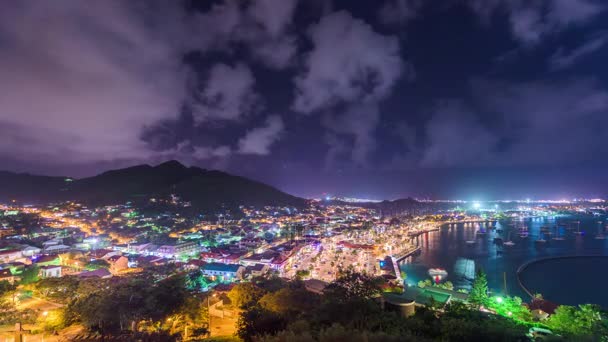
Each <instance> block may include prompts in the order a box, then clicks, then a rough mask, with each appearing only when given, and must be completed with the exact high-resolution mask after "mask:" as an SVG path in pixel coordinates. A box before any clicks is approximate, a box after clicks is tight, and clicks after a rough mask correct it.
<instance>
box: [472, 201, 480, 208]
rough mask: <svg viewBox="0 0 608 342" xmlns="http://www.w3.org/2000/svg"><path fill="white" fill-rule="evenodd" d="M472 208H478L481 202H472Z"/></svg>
mask: <svg viewBox="0 0 608 342" xmlns="http://www.w3.org/2000/svg"><path fill="white" fill-rule="evenodd" d="M473 208H474V209H479V208H481V203H479V202H473Z"/></svg>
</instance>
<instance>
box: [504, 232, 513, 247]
mask: <svg viewBox="0 0 608 342" xmlns="http://www.w3.org/2000/svg"><path fill="white" fill-rule="evenodd" d="M503 245H505V246H507V247H512V246H515V242H513V241H511V232H509V239H508V240H507V241H505V242H504V243H503Z"/></svg>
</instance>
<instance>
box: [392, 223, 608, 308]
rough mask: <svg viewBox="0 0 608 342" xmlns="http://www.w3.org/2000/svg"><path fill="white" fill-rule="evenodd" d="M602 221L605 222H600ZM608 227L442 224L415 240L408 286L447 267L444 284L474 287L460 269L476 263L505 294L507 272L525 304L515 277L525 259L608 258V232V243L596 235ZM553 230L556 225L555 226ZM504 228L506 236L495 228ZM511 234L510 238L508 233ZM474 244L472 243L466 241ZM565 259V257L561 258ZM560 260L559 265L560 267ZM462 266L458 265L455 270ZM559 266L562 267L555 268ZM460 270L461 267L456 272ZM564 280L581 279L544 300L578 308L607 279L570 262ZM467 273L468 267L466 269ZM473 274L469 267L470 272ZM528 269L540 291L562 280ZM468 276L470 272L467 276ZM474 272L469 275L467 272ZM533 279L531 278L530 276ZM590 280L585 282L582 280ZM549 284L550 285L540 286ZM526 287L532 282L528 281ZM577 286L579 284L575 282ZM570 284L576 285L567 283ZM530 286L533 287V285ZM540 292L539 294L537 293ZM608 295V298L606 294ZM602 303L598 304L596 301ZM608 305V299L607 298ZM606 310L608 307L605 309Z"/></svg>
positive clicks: (492, 286)
mask: <svg viewBox="0 0 608 342" xmlns="http://www.w3.org/2000/svg"><path fill="white" fill-rule="evenodd" d="M575 221H580V231H582V232H584V235H577V234H575V232H576V231H577V224H576V223H574V222H575ZM598 221H601V223H599V222H598ZM606 224H608V222H607V220H606V218H605V217H599V218H598V217H559V218H549V217H546V218H533V219H526V220H523V221H503V222H497V223H495V224H493V225H491V224H481V225H480V224H458V225H451V226H444V227H442V228H441V229H440V231H437V232H432V233H428V234H424V235H420V236H419V237H417V238H416V239H417V243H418V244H419V246H420V247H421V248H422V252H421V254H420V255H418V256H415V257H410V258H408V259H407V260H405V262H404V263H403V264H402V265H401V269H402V271H404V272H405V273H406V274H407V282H408V283H410V284H415V283H417V282H418V281H419V280H424V279H429V278H430V277H429V275H428V269H429V268H435V267H439V268H443V269H445V270H446V271H447V272H448V276H447V278H446V280H450V281H452V282H453V283H454V285H455V286H456V288H470V285H471V280H470V279H466V277H464V276H463V268H462V267H460V266H461V265H469V266H470V265H472V262H473V263H474V266H475V268H479V267H481V268H483V269H484V271H485V272H486V273H487V275H488V285H489V287H490V289H492V290H493V291H494V292H504V290H503V288H504V281H503V274H506V285H507V293H508V294H509V295H516V296H520V297H522V299H524V300H527V299H528V298H527V295H526V294H525V292H524V291H523V290H522V289H521V288H520V287H519V285H518V283H517V278H516V271H517V269H518V268H519V267H520V266H521V265H522V264H524V263H525V262H527V261H530V260H534V259H538V258H545V257H552V256H571V255H608V232H607V233H606V236H607V239H606V240H597V239H595V236H596V235H597V234H598V233H599V232H604V226H605V225H606ZM522 226H525V227H527V228H528V232H529V237H528V238H521V237H520V236H519V228H520V227H522ZM543 227H548V228H549V230H550V232H551V233H552V234H551V235H544V233H542V231H541V228H543ZM554 227H557V229H556V228H554ZM499 229H502V230H503V231H502V233H498V232H497V230H499ZM479 230H486V231H487V233H486V234H485V235H478V234H476V232H477V231H479ZM509 232H511V233H510V235H509ZM558 235H559V236H561V237H564V238H565V240H563V241H557V240H553V239H552V238H553V237H555V236H558ZM540 236H543V237H544V238H545V239H546V240H547V242H546V243H545V244H543V245H540V244H537V243H536V242H535V241H536V240H537V239H539V237H540ZM495 237H501V238H503V240H504V241H507V240H508V239H509V237H510V238H511V240H512V241H513V242H515V243H516V245H515V246H512V247H507V246H504V245H503V246H500V245H497V244H495V243H494V242H493V240H494V238H495ZM470 240H475V241H476V243H475V244H473V245H470V244H467V243H466V241H470ZM562 260H567V259H562ZM557 264H559V262H556V265H557ZM456 265H459V267H456ZM557 267H558V268H560V266H557ZM457 268H458V269H457ZM561 268H562V273H563V274H562V275H561V277H571V278H578V279H580V282H579V283H578V286H577V288H571V287H569V288H568V289H567V290H565V291H563V292H564V293H567V294H568V295H566V296H565V297H564V296H560V298H551V295H553V296H556V295H555V294H556V293H560V291H551V292H550V293H549V292H548V293H547V295H545V298H546V299H549V300H554V301H558V299H559V300H562V301H564V303H565V304H566V303H567V304H576V303H578V302H579V300H580V302H583V301H584V298H577V296H576V293H578V292H581V291H583V292H584V291H590V289H591V288H590V286H592V283H593V284H598V285H597V288H598V291H599V288H600V285H599V284H600V283H602V281H598V277H599V278H602V279H603V280H608V275H606V274H605V272H596V273H595V274H593V275H590V274H588V273H586V272H587V270H588V267H587V268H582V267H573V266H572V265H571V264H570V263H564V264H563V266H561ZM465 269H466V268H465ZM468 269H469V270H470V269H471V267H469V268H468ZM529 271H530V272H528V271H526V273H527V274H526V276H527V277H528V278H530V279H532V278H533V279H534V281H535V284H534V286H540V288H539V289H547V288H549V287H551V286H553V287H554V288H555V284H556V283H558V282H559V281H560V278H559V277H556V276H555V275H554V274H553V273H551V271H550V270H547V271H545V270H543V269H542V267H535V268H533V269H532V268H530V270H529ZM464 273H465V274H466V273H467V272H464ZM468 273H469V274H470V271H469V272H468ZM531 275H532V276H531ZM583 279H587V280H583ZM543 281H546V282H547V284H544V283H543V284H540V283H541V282H543ZM526 284H528V283H526ZM575 285H576V284H575ZM568 286H572V284H569V285H568ZM528 287H530V288H532V289H535V287H533V286H531V285H529V286H528ZM538 292H541V291H538ZM607 296H608V295H607ZM596 302H597V303H598V304H600V303H599V302H598V301H596ZM606 302H607V303H605V304H608V299H607V300H606ZM606 306H608V305H606Z"/></svg>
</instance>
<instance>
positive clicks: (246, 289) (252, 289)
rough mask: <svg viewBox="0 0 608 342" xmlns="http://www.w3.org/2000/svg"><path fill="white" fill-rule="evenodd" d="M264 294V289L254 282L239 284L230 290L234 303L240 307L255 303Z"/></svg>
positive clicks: (229, 294)
mask: <svg viewBox="0 0 608 342" xmlns="http://www.w3.org/2000/svg"><path fill="white" fill-rule="evenodd" d="M263 295H264V290H262V289H261V288H259V287H257V286H256V285H254V284H252V283H241V284H237V285H235V286H234V287H233V288H232V289H231V290H230V292H228V298H229V299H230V302H231V303H232V305H234V306H236V307H239V308H243V307H247V306H250V305H252V304H255V302H257V301H258V300H259V299H260V298H262V296H263Z"/></svg>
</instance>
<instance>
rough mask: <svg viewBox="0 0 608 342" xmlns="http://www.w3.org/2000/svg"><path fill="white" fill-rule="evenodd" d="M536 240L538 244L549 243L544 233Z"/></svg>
mask: <svg viewBox="0 0 608 342" xmlns="http://www.w3.org/2000/svg"><path fill="white" fill-rule="evenodd" d="M534 242H536V243H538V244H545V243H547V240H545V239H544V236H543V233H541V235H540V237H539V238H538V239H537V240H536V241H534Z"/></svg>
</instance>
